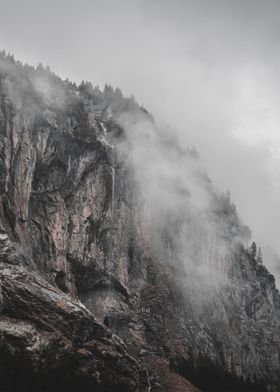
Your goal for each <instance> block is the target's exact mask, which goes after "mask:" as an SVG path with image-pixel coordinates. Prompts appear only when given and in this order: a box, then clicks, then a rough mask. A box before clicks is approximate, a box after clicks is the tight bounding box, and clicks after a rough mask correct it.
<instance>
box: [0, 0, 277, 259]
mask: <svg viewBox="0 0 280 392" xmlns="http://www.w3.org/2000/svg"><path fill="white" fill-rule="evenodd" d="M279 20H280V2H279V1H278V0H277V1H276V0H275V1H274V0H262V1H260V0H234V1H233V0H173V1H171V0H170V1H167V0H150V1H147V0H142V1H141V0H138V1H137V0H102V1H96V0H79V1H73V0H67V1H66V0H56V1H55V0H49V1H48V2H45V1H39V0H25V1H22V0H0V47H2V48H5V49H6V50H7V51H11V52H12V53H14V54H15V56H16V57H17V58H18V59H20V60H22V61H24V62H28V63H31V64H37V63H38V62H42V63H43V64H45V65H47V64H48V65H50V67H51V68H52V69H53V70H54V71H55V72H56V73H58V74H60V75H61V76H62V77H65V78H66V77H69V78H70V79H72V80H75V81H80V80H81V79H87V80H90V81H92V82H93V84H99V85H100V86H103V84H104V83H106V82H107V83H111V84H112V85H114V86H119V87H120V88H121V89H122V90H123V92H124V93H125V94H126V95H130V94H131V93H133V94H134V95H135V97H136V99H137V101H138V102H139V103H141V104H143V105H144V106H145V107H147V109H148V110H150V111H151V112H152V113H153V114H154V115H155V117H156V119H157V121H159V122H165V123H169V124H170V125H172V126H174V127H175V128H177V129H178V130H179V132H180V137H181V140H182V143H187V144H189V145H191V146H192V145H195V146H196V147H197V149H198V151H199V152H200V155H201V157H202V160H203V162H204V164H205V167H206V169H207V171H208V173H209V175H210V177H211V178H212V179H213V181H214V182H215V184H216V185H217V187H218V188H219V189H225V190H226V189H230V191H231V193H232V198H233V201H234V202H235V203H236V205H237V207H238V210H239V212H240V215H241V217H242V218H243V220H244V221H245V222H246V223H247V224H248V225H249V226H250V227H251V228H252V229H253V232H254V237H255V238H256V239H257V241H258V242H259V243H260V245H265V244H266V243H271V244H272V245H273V246H274V247H275V248H276V249H277V250H278V252H280V241H279V240H278V235H279V231H280V208H279V200H280V181H279V172H280V131H279V124H280V111H279V107H280V105H279V103H280V88H279V69H280V67H279V66H280V50H279V49H280V48H279V46H280V24H279Z"/></svg>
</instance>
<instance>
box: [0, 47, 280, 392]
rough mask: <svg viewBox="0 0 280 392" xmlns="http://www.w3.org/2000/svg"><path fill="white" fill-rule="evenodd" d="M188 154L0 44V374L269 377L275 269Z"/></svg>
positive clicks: (153, 384) (252, 383)
mask: <svg viewBox="0 0 280 392" xmlns="http://www.w3.org/2000/svg"><path fill="white" fill-rule="evenodd" d="M155 146H160V148H157V149H155V148H154V147H155ZM143 157H144V158H143ZM163 158H164V159H163ZM198 161H199V159H198V157H197V154H196V153H195V151H193V150H188V149H182V148H181V147H180V145H179V144H178V142H177V141H176V140H175V139H174V138H173V137H171V136H170V133H167V132H166V131H163V130H161V129H158V127H157V126H156V124H155V123H154V120H153V118H152V116H151V115H150V114H149V113H148V112H147V111H146V110H145V109H144V108H141V107H139V105H138V104H137V103H135V101H134V99H132V98H130V99H127V98H124V97H123V96H122V94H121V92H120V91H119V90H118V89H116V90H113V89H112V88H111V87H110V86H105V89H104V91H103V92H101V91H100V90H99V89H98V88H93V87H92V86H91V84H90V83H84V82H83V83H82V84H81V85H80V86H79V87H77V86H76V85H75V84H72V83H70V82H69V81H62V80H61V79H60V78H58V77H57V76H56V75H54V74H53V73H51V71H50V70H49V69H44V68H43V67H42V66H38V67H37V69H34V68H32V67H30V66H27V65H25V66H23V65H22V64H20V63H18V62H15V61H14V59H13V58H12V57H11V56H6V55H5V54H4V53H2V54H1V59H0V276H1V281H0V283H1V286H0V311H1V314H0V386H1V390H3V391H33V390H34V391H35V390H38V389H40V390H43V391H44V390H45V391H50V390H60V391H61V390H66V389H67V390H77V389H78V388H79V389H80V390H81V391H89V390H94V391H175V392H176V391H178V392H179V391H198V390H201V391H205V392H212V391H213V392H214V391H215V392H217V391H221V392H222V391H223V392H224V391H237V390H238V391H264V392H265V391H278V390H279V388H280V374H279V348H280V341H279V336H280V334H279V332H280V331H279V329H280V297H279V293H278V291H277V289H276V288H275V282H274V278H273V276H272V275H271V274H269V272H268V271H267V269H266V268H265V266H264V265H263V264H262V263H261V262H260V261H258V260H257V258H256V257H255V256H254V255H252V253H251V252H250V251H248V250H247V246H246V241H248V236H249V231H248V229H247V228H246V227H245V226H244V225H243V224H242V223H241V222H240V220H239V218H238V215H237V212H236V210H235V207H234V205H233V204H232V203H231V201H230V198H229V196H228V195H223V194H217V193H216V192H215V191H214V187H213V185H212V183H211V181H210V180H209V179H208V177H207V176H206V175H205V173H204V171H203V170H202V169H201V167H200V163H198ZM170 168H171V169H172V170H171V169H170ZM151 173H152V174H151Z"/></svg>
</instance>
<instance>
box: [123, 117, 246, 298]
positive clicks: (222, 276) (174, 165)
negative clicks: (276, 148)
mask: <svg viewBox="0 0 280 392" xmlns="http://www.w3.org/2000/svg"><path fill="white" fill-rule="evenodd" d="M118 123H119V124H120V125H121V127H122V128H123V129H124V130H125V133H126V138H125V141H124V142H122V143H120V144H118V145H117V151H119V152H120V154H121V155H122V156H123V155H125V156H126V160H128V162H129V165H130V167H131V169H132V172H133V175H134V178H135V180H136V184H137V186H138V187H139V189H140V193H141V194H142V195H143V198H144V200H145V204H146V211H147V217H148V218H149V225H148V226H149V228H150V230H151V233H150V237H151V247H152V251H153V253H154V256H155V257H157V258H158V260H159V261H160V262H163V263H167V264H169V265H170V264H171V265H172V264H174V265H176V266H177V267H178V265H179V266H181V269H182V273H185V274H186V276H187V277H188V278H189V279H190V280H191V281H192V282H198V283H197V284H198V287H199V291H200V292H201V288H202V287H203V288H204V289H206V288H209V287H212V288H213V287H216V288H217V287H219V286H220V285H223V284H224V283H226V281H227V279H228V271H227V270H228V268H229V260H230V257H231V255H232V254H233V251H234V249H235V248H236V247H237V246H239V247H240V246H242V247H243V248H245V249H246V248H248V241H249V239H250V230H249V229H248V228H247V227H246V226H244V225H243V224H242V222H241V221H240V218H239V216H238V214H237V211H236V209H235V206H234V205H233V204H232V202H231V200H230V195H229V194H225V193H220V192H217V191H216V190H215V187H214V186H213V184H212V182H211V180H210V179H209V178H208V176H207V174H206V172H205V169H204V167H203V164H202V162H201V160H200V158H199V155H198V153H197V152H196V150H195V149H190V148H185V147H183V146H182V145H181V144H180V142H179V139H178V134H177V132H176V130H174V129H172V128H169V127H163V126H158V125H156V123H155V122H154V121H153V120H152V119H151V118H150V117H149V116H147V114H146V112H145V111H143V114H142V115H141V112H140V113H139V112H138V111H137V112H136V113H135V112H129V111H126V112H124V113H122V114H121V115H120V117H119V119H118ZM207 293H208V294H209V291H208V290H207Z"/></svg>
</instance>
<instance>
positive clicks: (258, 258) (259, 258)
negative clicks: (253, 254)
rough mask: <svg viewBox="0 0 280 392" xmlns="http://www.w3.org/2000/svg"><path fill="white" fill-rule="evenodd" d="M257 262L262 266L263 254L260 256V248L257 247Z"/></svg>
mask: <svg viewBox="0 0 280 392" xmlns="http://www.w3.org/2000/svg"><path fill="white" fill-rule="evenodd" d="M257 262H258V263H260V264H262V262H263V254H262V248H261V247H259V249H258V256H257Z"/></svg>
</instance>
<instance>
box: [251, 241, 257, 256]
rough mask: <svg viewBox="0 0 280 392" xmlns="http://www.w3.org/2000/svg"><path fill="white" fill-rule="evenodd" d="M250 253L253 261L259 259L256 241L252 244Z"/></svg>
mask: <svg viewBox="0 0 280 392" xmlns="http://www.w3.org/2000/svg"><path fill="white" fill-rule="evenodd" d="M249 253H250V256H251V257H252V259H254V260H255V259H256V257H257V245H256V243H255V241H253V242H252V245H251V246H250V249H249Z"/></svg>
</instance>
